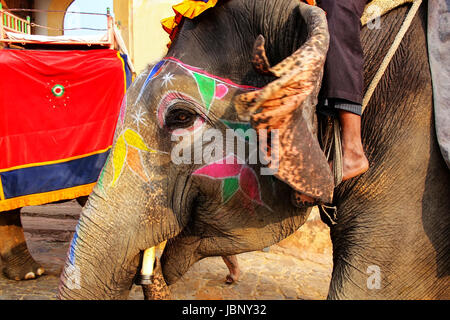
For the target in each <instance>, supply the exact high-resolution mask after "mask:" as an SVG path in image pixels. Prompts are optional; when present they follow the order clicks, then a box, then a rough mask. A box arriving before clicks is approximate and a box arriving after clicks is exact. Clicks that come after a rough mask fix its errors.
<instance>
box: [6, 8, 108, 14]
mask: <svg viewBox="0 0 450 320" xmlns="http://www.w3.org/2000/svg"><path fill="white" fill-rule="evenodd" d="M5 11H9V12H15V11H21V12H24V11H26V12H44V13H64V14H65V13H73V14H87V15H93V16H108V15H110V14H107V13H93V12H78V11H64V10H40V9H7V10H5Z"/></svg>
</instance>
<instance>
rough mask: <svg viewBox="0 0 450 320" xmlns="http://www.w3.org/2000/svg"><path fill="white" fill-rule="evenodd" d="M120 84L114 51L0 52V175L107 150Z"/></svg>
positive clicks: (120, 94)
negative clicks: (57, 93) (58, 91)
mask: <svg viewBox="0 0 450 320" xmlns="http://www.w3.org/2000/svg"><path fill="white" fill-rule="evenodd" d="M124 81H125V77H124V68H123V62H122V60H121V59H120V58H119V57H118V55H117V52H116V51H114V50H89V51H37V50H0V170H4V169H8V168H12V167H16V166H23V165H29V164H37V163H43V162H54V161H57V160H61V159H67V158H71V157H76V156H82V155H85V154H89V153H92V152H96V151H99V150H103V149H106V148H108V147H110V146H111V144H112V140H113V135H114V129H115V126H116V122H117V118H118V114H119V110H120V104H121V101H122V99H123V96H124V93H125V83H124ZM55 85H62V86H63V87H64V94H63V95H62V96H61V97H57V96H55V95H54V94H53V93H52V88H54V86H55Z"/></svg>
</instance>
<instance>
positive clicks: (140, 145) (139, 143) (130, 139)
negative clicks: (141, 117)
mask: <svg viewBox="0 0 450 320" xmlns="http://www.w3.org/2000/svg"><path fill="white" fill-rule="evenodd" d="M123 135H124V137H125V140H126V142H127V144H129V145H130V146H133V147H135V148H136V149H139V150H142V151H148V152H155V151H154V150H150V149H149V148H147V146H146V145H145V143H144V140H142V138H141V136H140V135H139V134H137V133H136V132H134V131H133V130H131V129H127V130H126V131H125V133H124V134H123Z"/></svg>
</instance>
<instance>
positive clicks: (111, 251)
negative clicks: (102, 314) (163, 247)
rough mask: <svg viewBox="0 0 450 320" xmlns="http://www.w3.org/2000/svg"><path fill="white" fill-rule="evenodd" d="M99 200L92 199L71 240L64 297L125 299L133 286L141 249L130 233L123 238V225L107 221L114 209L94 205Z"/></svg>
mask: <svg viewBox="0 0 450 320" xmlns="http://www.w3.org/2000/svg"><path fill="white" fill-rule="evenodd" d="M98 201H101V200H99V198H95V199H92V198H91V199H90V201H89V203H88V205H87V207H86V209H84V210H83V213H82V216H81V218H80V221H79V224H78V226H77V229H76V233H75V235H74V237H73V239H72V243H71V245H70V248H69V254H68V258H67V261H66V264H65V267H64V270H63V272H62V274H61V282H60V287H59V296H60V298H61V299H70V300H72V299H81V300H85V299H126V298H127V296H128V293H129V290H130V289H131V287H132V283H133V279H134V276H135V275H136V273H137V270H138V267H139V258H140V250H139V248H138V246H137V245H136V243H134V241H133V239H132V238H131V237H130V236H129V235H127V236H126V237H125V238H122V237H123V236H124V234H121V232H120V231H119V230H120V229H122V230H126V229H123V226H122V227H120V226H119V225H112V224H110V222H109V221H107V220H106V217H107V216H108V215H110V214H111V212H108V214H105V211H103V210H99V209H97V206H96V205H93V204H92V203H93V202H95V203H97V202H98ZM108 220H109V219H108ZM115 223H116V221H114V224H115ZM123 223H125V221H123ZM105 229H107V230H105ZM114 230H115V231H114ZM119 234H120V237H119ZM93 257H95V258H93ZM99 257H101V258H99Z"/></svg>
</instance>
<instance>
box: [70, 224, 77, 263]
mask: <svg viewBox="0 0 450 320" xmlns="http://www.w3.org/2000/svg"><path fill="white" fill-rule="evenodd" d="M77 240H78V226H77V227H76V229H75V234H74V235H73V239H72V242H71V243H70V248H69V262H70V264H71V265H73V266H74V265H75V247H76V246H77Z"/></svg>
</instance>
